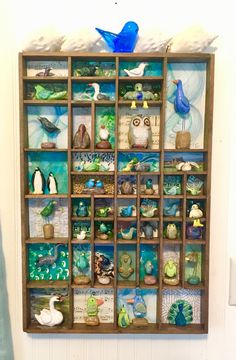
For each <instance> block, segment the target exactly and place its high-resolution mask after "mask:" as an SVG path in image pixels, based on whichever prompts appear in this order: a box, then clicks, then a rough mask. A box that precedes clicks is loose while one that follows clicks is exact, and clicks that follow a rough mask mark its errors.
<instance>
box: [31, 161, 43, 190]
mask: <svg viewBox="0 0 236 360" xmlns="http://www.w3.org/2000/svg"><path fill="white" fill-rule="evenodd" d="M31 183H32V188H33V193H34V194H35V195H41V194H43V191H44V187H45V178H44V175H43V173H42V171H41V170H40V168H39V167H36V168H35V170H34V173H33V175H32V179H31Z"/></svg>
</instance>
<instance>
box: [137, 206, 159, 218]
mask: <svg viewBox="0 0 236 360" xmlns="http://www.w3.org/2000/svg"><path fill="white" fill-rule="evenodd" d="M157 210H158V208H157V207H155V206H144V205H141V207H140V214H141V216H143V217H147V218H152V217H154V216H155V214H156V212H157Z"/></svg>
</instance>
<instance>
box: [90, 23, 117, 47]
mask: <svg viewBox="0 0 236 360" xmlns="http://www.w3.org/2000/svg"><path fill="white" fill-rule="evenodd" d="M95 29H96V30H97V31H98V32H99V34H100V35H101V36H102V37H103V39H104V40H105V41H106V43H107V45H108V46H109V47H110V48H111V49H112V50H113V51H114V50H115V41H116V40H117V38H118V37H119V35H117V34H114V33H112V32H110V31H106V30H102V29H99V28H95Z"/></svg>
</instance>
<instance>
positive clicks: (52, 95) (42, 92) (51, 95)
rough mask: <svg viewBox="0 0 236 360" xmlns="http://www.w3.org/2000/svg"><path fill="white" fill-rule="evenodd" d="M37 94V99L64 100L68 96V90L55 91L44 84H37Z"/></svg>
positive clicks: (35, 96) (35, 97)
mask: <svg viewBox="0 0 236 360" xmlns="http://www.w3.org/2000/svg"><path fill="white" fill-rule="evenodd" d="M34 88H35V95H34V99H36V100H63V99H66V98H67V91H66V90H63V91H53V90H48V89H46V88H45V87H43V86H42V85H39V84H37V85H35V87H34Z"/></svg>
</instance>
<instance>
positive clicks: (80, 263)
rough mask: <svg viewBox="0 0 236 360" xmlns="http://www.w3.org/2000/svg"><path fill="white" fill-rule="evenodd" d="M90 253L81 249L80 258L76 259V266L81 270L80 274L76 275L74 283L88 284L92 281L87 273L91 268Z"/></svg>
mask: <svg viewBox="0 0 236 360" xmlns="http://www.w3.org/2000/svg"><path fill="white" fill-rule="evenodd" d="M89 256H90V255H89V253H87V252H86V251H83V250H82V251H79V252H78V258H77V261H76V267H77V268H78V270H79V275H77V276H75V277H74V283H75V284H76V285H87V284H89V283H90V278H89V276H88V275H86V272H87V271H88V269H89Z"/></svg>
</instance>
